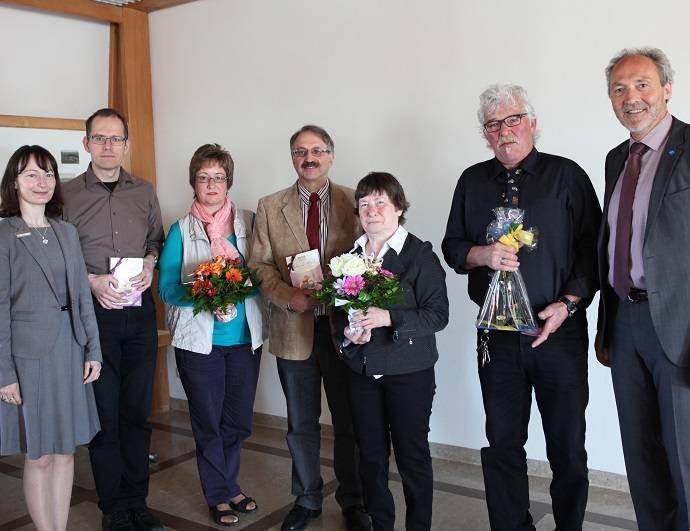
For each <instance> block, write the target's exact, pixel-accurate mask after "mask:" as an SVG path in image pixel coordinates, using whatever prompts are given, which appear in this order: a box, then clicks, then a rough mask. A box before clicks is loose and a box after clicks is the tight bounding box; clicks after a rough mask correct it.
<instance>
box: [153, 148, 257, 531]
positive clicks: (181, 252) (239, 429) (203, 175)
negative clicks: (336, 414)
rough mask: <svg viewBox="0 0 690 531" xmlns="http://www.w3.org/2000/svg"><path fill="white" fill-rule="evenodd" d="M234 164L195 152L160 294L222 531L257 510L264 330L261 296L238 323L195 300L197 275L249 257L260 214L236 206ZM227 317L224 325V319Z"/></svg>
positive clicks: (241, 308) (206, 486)
mask: <svg viewBox="0 0 690 531" xmlns="http://www.w3.org/2000/svg"><path fill="white" fill-rule="evenodd" d="M232 182H233V161H232V158H231V157H230V153H228V152H227V151H226V150H224V149H223V148H222V147H221V146H219V145H218V144H205V145H203V146H201V147H200V148H199V149H197V150H196V152H195V153H194V156H193V157H192V160H191V162H190V164H189V184H190V185H191V186H192V188H193V190H194V200H193V202H192V206H191V209H190V212H189V213H188V214H187V215H186V216H184V217H183V218H181V219H179V220H178V221H177V222H175V223H174V224H173V225H172V226H171V227H170V231H169V233H168V237H167V239H166V241H165V246H164V248H163V252H162V254H161V258H160V276H159V281H158V290H159V293H160V296H161V299H163V301H164V302H165V303H166V305H167V320H168V327H169V329H170V334H171V337H172V345H173V346H174V347H175V359H176V361H177V368H178V371H179V374H180V380H181V381H182V386H183V387H184V390H185V393H186V394H187V399H188V401H189V415H190V418H191V424H192V432H193V433H194V441H195V442H196V449H197V466H198V469H199V477H200V479H201V487H202V490H203V493H204V497H205V499H206V504H207V505H208V507H209V511H210V514H211V518H212V519H213V521H214V522H215V523H216V524H220V525H224V526H231V525H236V524H237V523H238V522H239V515H238V513H250V512H253V511H256V510H257V508H258V506H257V504H256V502H255V501H254V499H252V498H251V497H249V496H248V495H246V494H245V493H243V492H242V489H241V488H240V485H239V483H238V473H239V469H240V449H241V446H242V442H243V441H244V440H245V439H246V438H247V437H249V435H250V434H251V427H252V415H253V409H254V396H255V394H256V384H257V380H258V376H259V365H260V361H261V345H262V343H263V337H264V334H263V326H262V318H261V313H262V312H261V307H262V305H261V300H260V296H259V294H258V291H255V293H253V294H252V295H251V296H250V297H248V298H247V299H245V301H244V303H241V304H237V305H236V312H237V313H236V316H235V317H233V318H231V319H230V320H228V319H227V317H225V316H224V315H223V314H222V313H221V312H222V310H216V312H214V313H211V312H203V311H202V312H200V313H198V314H197V315H196V316H195V315H194V314H193V308H192V301H191V299H189V298H188V295H189V291H190V290H189V288H190V283H191V282H192V280H193V276H192V273H193V271H194V270H195V269H196V267H197V265H198V264H199V263H200V262H206V261H209V260H211V259H213V258H214V257H216V256H225V257H227V258H230V259H235V258H239V259H240V260H241V262H242V264H243V265H244V262H245V261H246V260H247V258H248V256H247V253H248V242H249V240H250V238H251V231H252V226H253V223H254V213H253V212H251V211H249V210H239V209H237V207H236V206H235V204H234V203H233V202H232V201H231V199H230V196H229V190H230V187H231V186H232ZM223 317H225V318H223Z"/></svg>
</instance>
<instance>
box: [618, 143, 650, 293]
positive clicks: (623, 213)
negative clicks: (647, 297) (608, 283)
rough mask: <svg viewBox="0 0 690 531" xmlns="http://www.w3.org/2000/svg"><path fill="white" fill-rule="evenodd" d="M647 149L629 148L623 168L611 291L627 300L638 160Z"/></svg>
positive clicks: (638, 167)
mask: <svg viewBox="0 0 690 531" xmlns="http://www.w3.org/2000/svg"><path fill="white" fill-rule="evenodd" d="M648 149H649V148H648V147H647V146H645V145H644V144H642V143H640V142H635V143H634V144H633V145H632V146H631V148H630V157H629V158H628V165H627V166H626V167H625V173H624V174H623V182H622V183H621V196H620V202H619V203H618V219H617V221H616V246H615V248H614V258H613V262H614V263H613V289H614V290H615V292H616V294H617V295H618V296H619V297H620V298H621V299H627V298H628V293H629V292H630V286H631V285H632V281H631V280H630V236H631V234H632V211H633V200H634V199H635V189H636V188H637V180H638V179H639V178H640V160H641V159H642V155H644V153H645V152H646V151H647V150H648Z"/></svg>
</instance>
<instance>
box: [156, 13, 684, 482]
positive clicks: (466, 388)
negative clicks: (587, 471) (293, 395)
mask: <svg viewBox="0 0 690 531" xmlns="http://www.w3.org/2000/svg"><path fill="white" fill-rule="evenodd" d="M689 16H690V5H689V4H688V3H687V2H686V1H684V0H671V1H670V2H667V3H666V4H665V8H664V10H663V12H662V11H661V10H658V11H656V10H650V9H649V4H648V3H647V2H643V1H641V0H627V1H625V2H623V1H620V0H612V1H610V2H599V1H595V0H583V1H582V2H565V1H561V0H556V1H551V0H535V1H532V2H520V3H519V4H516V3H508V2H501V1H499V0H486V1H485V2H472V1H469V0H464V1H458V0H429V1H428V2H419V1H417V2H411V1H400V0H380V1H372V0H350V1H347V2H346V1H342V0H341V1H332V2H323V1H319V2H317V1H308V0H293V1H291V2H284V1H283V0H264V1H248V0H247V1H232V2H229V1H227V0H203V1H199V2H194V3H191V4H187V5H183V6H179V7H176V8H172V9H167V10H164V11H158V12H155V13H153V14H152V15H151V17H150V22H151V26H150V28H151V47H152V50H151V53H152V68H153V90H154V114H155V134H156V159H157V164H158V189H159V197H160V200H161V205H162V207H163V212H164V217H165V222H166V226H167V225H169V224H170V223H171V222H172V221H174V220H175V219H176V218H177V217H179V216H180V215H182V214H184V213H185V212H186V210H187V208H188V206H189V203H190V200H191V190H190V189H189V188H188V184H186V180H187V176H186V172H187V166H188V163H189V159H190V157H191V155H192V153H193V151H194V149H195V148H196V147H197V146H199V145H200V144H202V143H205V142H210V141H215V142H220V143H221V144H223V145H224V146H226V147H227V148H228V149H229V150H230V151H231V153H232V155H233V157H234V159H235V163H236V177H235V185H234V188H233V190H232V192H233V196H234V199H235V200H236V201H237V202H238V203H239V204H240V205H242V206H244V207H249V208H253V207H254V206H255V205H256V202H257V199H258V198H259V197H260V196H262V195H265V194H268V193H270V192H273V191H275V190H277V189H279V188H282V187H285V186H288V185H289V184H290V183H292V182H293V181H294V179H295V174H294V171H293V170H292V167H291V162H290V157H289V153H288V139H289V137H290V135H291V134H292V133H293V131H295V130H296V129H297V128H298V127H300V126H301V125H303V124H305V123H316V124H319V125H322V126H324V127H325V128H326V129H327V130H328V131H329V132H330V133H331V134H332V136H333V137H334V140H335V144H336V152H337V159H336V162H335V165H334V168H333V173H332V177H333V178H334V180H335V181H337V182H339V183H343V184H349V185H355V183H356V182H357V181H358V180H359V178H361V177H362V176H364V175H365V174H366V173H367V172H369V171H371V170H387V171H390V172H392V173H393V174H394V175H396V176H397V177H398V178H399V179H400V181H401V182H402V184H403V185H404V187H405V190H406V193H407V195H408V197H409V198H410V199H411V201H412V208H411V210H410V212H409V215H408V219H409V221H408V228H409V229H410V230H411V231H412V232H414V233H416V234H417V235H419V236H421V237H422V238H425V239H429V240H431V241H432V242H433V243H434V246H435V248H436V250H437V251H438V250H439V247H440V242H441V239H442V237H443V233H444V229H445V222H446V217H447V213H448V209H449V205H450V200H451V196H452V191H453V188H454V186H455V182H456V180H457V177H458V176H459V174H460V172H461V171H462V170H463V169H464V168H466V167H467V166H468V165H470V164H472V163H475V162H478V161H480V160H484V159H487V158H489V157H490V156H491V155H490V153H489V152H488V151H487V150H486V148H485V145H484V142H483V141H482V139H481V138H480V136H479V135H478V129H477V123H476V117H475V112H476V106H477V102H478V95H479V93H480V92H481V91H482V90H483V89H484V88H485V87H486V86H487V85H488V84H490V83H493V82H497V81H506V82H516V83H520V84H522V85H524V86H525V87H526V88H527V90H528V91H529V93H530V95H531V97H532V100H533V103H534V105H535V107H536V110H537V113H538V115H539V118H540V126H541V129H542V136H541V140H540V142H539V145H538V147H539V149H541V150H542V151H546V152H551V153H556V154H560V155H563V156H566V157H570V158H572V159H574V160H576V161H577V162H579V163H580V164H581V165H582V166H583V167H584V168H585V170H586V171H587V172H588V173H589V175H590V177H591V179H592V181H593V183H594V186H595V188H596V189H597V191H598V193H599V194H600V197H601V193H602V191H603V160H604V156H605V154H606V152H607V150H608V149H610V148H611V147H612V146H613V145H615V144H617V143H618V142H620V141H621V140H622V139H624V138H625V136H626V132H625V131H624V130H623V128H622V127H621V126H620V125H619V124H618V123H617V121H616V119H615V117H614V116H613V113H612V112H611V110H610V107H609V102H608V100H607V97H606V90H605V81H604V76H603V69H604V67H605V65H606V63H607V62H608V60H609V58H610V57H611V56H612V55H613V54H614V53H615V52H617V51H618V50H619V49H620V48H622V47H624V46H636V45H644V44H653V45H656V46H659V47H661V48H662V49H664V50H665V51H666V52H667V53H668V55H669V57H670V58H671V61H672V63H673V64H674V65H675V66H676V68H677V69H679V73H678V76H677V79H676V81H677V83H676V93H675V96H674V101H673V103H672V105H671V108H672V110H673V111H674V112H675V113H676V114H677V115H678V116H679V117H681V118H682V117H685V118H686V119H690V102H689V101H688V97H687V94H688V76H689V75H690V66H688V65H689V64H690V62H689V59H690V48H688V46H687V42H686V38H685V35H686V34H687V28H686V26H687V20H688V17H689ZM448 288H449V294H450V300H451V322H450V325H449V326H448V328H447V329H446V330H444V331H443V332H442V333H440V334H439V335H438V340H439V348H440V352H441V359H440V361H439V362H438V364H437V371H436V374H437V384H438V390H437V396H436V399H435V402H434V411H433V416H432V419H431V425H432V431H431V434H430V438H431V440H432V441H434V442H440V443H446V444H453V445H459V446H464V447H471V448H479V447H481V446H483V445H484V444H485V438H484V415H483V410H482V402H481V393H480V389H479V384H478V380H477V375H476V361H475V358H476V354H475V331H474V326H473V322H474V318H475V316H476V312H477V308H476V307H475V306H474V305H473V304H472V303H471V302H469V300H468V297H467V294H466V279H465V278H463V277H459V276H458V275H455V274H454V273H452V272H450V271H449V276H448ZM595 305H596V302H595ZM590 321H595V316H594V315H593V313H592V312H591V311H590ZM591 360H592V361H591V363H590V395H591V398H590V405H589V408H588V412H587V419H588V430H587V449H588V452H589V464H590V468H593V469H599V470H606V471H611V472H618V473H624V465H623V459H622V452H621V449H620V437H619V434H618V424H617V417H616V410H615V405H614V399H613V393H612V391H611V383H610V376H609V372H608V370H606V369H604V368H602V367H601V366H599V365H598V364H597V363H596V361H595V359H594V353H593V352H592V355H591ZM257 410H258V411H261V412H264V413H271V414H276V415H284V414H285V407H284V399H283V396H282V393H281V391H280V386H279V383H278V379H277V376H276V372H275V361H274V358H273V357H272V356H268V355H267V356H265V359H264V363H263V366H262V373H261V378H260V390H259V395H258V398H257ZM540 432H541V428H540V423H539V416H538V411H537V410H536V407H535V408H533V421H532V423H531V426H530V440H529V443H528V446H527V450H528V454H529V456H530V457H531V458H535V459H545V458H546V456H545V450H544V442H543V437H542V435H541V433H540Z"/></svg>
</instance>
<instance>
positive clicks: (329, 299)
mask: <svg viewBox="0 0 690 531" xmlns="http://www.w3.org/2000/svg"><path fill="white" fill-rule="evenodd" d="M382 264H383V260H382V259H377V258H374V257H373V256H367V255H366V254H363V253H362V254H359V255H357V254H351V253H345V254H341V255H340V256H334V257H333V258H331V261H330V262H329V264H328V267H329V268H330V270H331V274H330V275H328V276H327V277H326V278H325V279H324V280H323V281H322V282H321V289H320V290H318V291H317V292H316V293H314V296H315V297H316V298H317V299H318V300H320V301H321V302H323V303H324V304H326V305H327V306H336V307H342V308H344V309H345V310H347V312H348V315H352V314H353V313H354V312H356V311H357V310H362V311H363V312H364V313H366V312H367V310H368V309H369V308H372V307H377V308H385V306H386V305H387V304H390V303H391V302H394V301H395V300H396V299H397V298H398V297H399V296H400V295H401V294H402V288H401V287H400V279H399V278H398V277H397V276H396V275H394V274H393V273H391V272H390V271H388V270H387V269H384V268H383V265H382Z"/></svg>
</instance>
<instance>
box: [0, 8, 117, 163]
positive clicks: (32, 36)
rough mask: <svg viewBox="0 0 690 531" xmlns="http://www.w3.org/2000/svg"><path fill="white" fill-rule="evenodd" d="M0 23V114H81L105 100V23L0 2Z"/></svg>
mask: <svg viewBox="0 0 690 531" xmlns="http://www.w3.org/2000/svg"><path fill="white" fill-rule="evenodd" d="M0 28H2V30H1V31H0V65H2V68H1V69H0V114H15V115H21V116H25V115H26V116H47V117H51V118H79V119H84V118H87V117H88V116H89V115H90V114H91V113H92V112H93V111H95V110H96V109H99V108H101V107H105V106H106V105H107V103H108V43H109V39H110V26H109V24H105V23H100V22H93V21H90V20H85V19H79V18H74V17H67V16H60V15H54V14H52V13H45V12H43V11H39V10H33V9H26V8H19V7H14V6H6V5H0ZM33 143H40V141H35V142H33ZM17 147H19V146H17ZM53 155H57V154H56V153H53ZM0 162H2V164H3V168H4V164H5V162H6V161H5V160H2V161H0Z"/></svg>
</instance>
